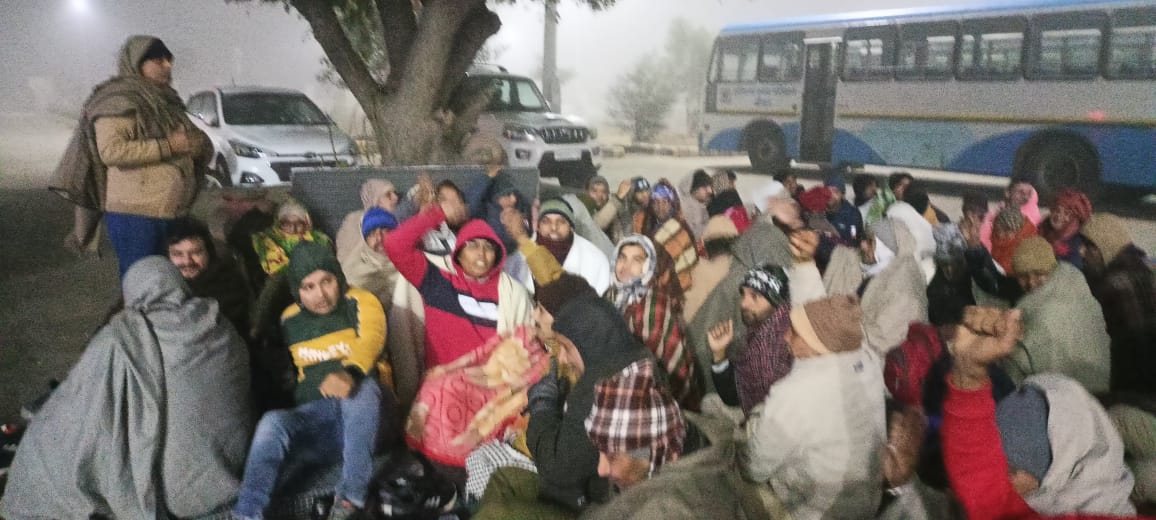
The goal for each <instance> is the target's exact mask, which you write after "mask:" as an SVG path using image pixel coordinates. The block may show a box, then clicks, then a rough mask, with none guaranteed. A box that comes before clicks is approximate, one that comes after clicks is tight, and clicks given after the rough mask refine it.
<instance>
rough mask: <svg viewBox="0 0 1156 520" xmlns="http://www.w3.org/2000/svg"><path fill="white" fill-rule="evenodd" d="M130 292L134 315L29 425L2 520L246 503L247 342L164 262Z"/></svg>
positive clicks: (140, 276) (131, 278)
mask: <svg viewBox="0 0 1156 520" xmlns="http://www.w3.org/2000/svg"><path fill="white" fill-rule="evenodd" d="M123 288H124V302H125V308H124V310H121V311H120V312H118V313H116V314H115V315H113V316H112V318H111V319H110V320H109V322H108V323H107V324H106V325H105V326H104V327H102V328H101V329H100V331H99V332H97V333H96V336H94V337H93V338H92V340H91V341H89V343H88V346H87V348H85V350H84V354H83V355H82V356H81V358H80V360H79V361H78V362H77V364H76V366H74V367H73V368H72V371H71V372H69V374H68V378H67V379H65V380H64V382H63V383H61V385H60V386H59V387H58V388H57V389H56V390H55V391H54V392H53V394H52V396H51V397H50V398H49V399H48V401H47V402H46V403H45V404H44V406H43V408H41V409H40V411H39V412H38V413H37V415H36V417H35V419H34V420H33V421H32V423H31V424H30V425H29V426H28V430H27V432H26V433H25V434H24V437H23V441H22V442H21V443H20V448H19V450H18V451H17V452H16V459H15V461H14V462H13V464H12V467H11V471H10V473H9V476H8V477H9V478H8V485H7V490H6V493H5V495H4V499H3V501H2V502H0V515H2V516H3V517H4V518H10V519H14V520H15V519H31V518H90V517H100V518H162V517H163V516H164V515H166V514H172V515H175V516H176V517H180V518H190V517H200V516H203V515H206V514H209V513H212V512H214V511H217V510H219V509H220V508H222V507H224V506H228V505H229V504H230V503H231V502H232V501H233V499H234V498H235V497H236V493H237V488H238V487H239V485H240V480H241V479H240V477H241V471H242V469H243V465H244V463H245V453H246V450H247V448H248V446H249V434H250V432H251V431H252V428H253V422H252V417H251V410H250V408H249V399H250V396H249V368H248V364H249V363H248V354H247V351H246V348H245V343H244V342H243V341H242V340H241V337H240V336H238V335H237V333H236V331H235V330H234V329H233V326H232V325H231V324H229V322H228V321H227V320H225V319H224V317H223V316H221V314H220V311H219V310H218V307H217V304H216V302H214V301H213V300H210V299H204V298H195V297H193V296H192V295H191V294H190V292H189V288H188V286H187V285H186V284H185V282H184V281H182V280H181V274H180V272H179V271H178V270H177V268H176V267H175V266H174V265H173V264H172V263H171V262H169V260H168V259H167V258H165V257H161V256H150V257H146V258H143V259H141V260H139V261H137V262H136V263H135V264H133V265H132V267H130V268H129V270H128V272H127V273H125V276H124V283H123ZM206 411H211V413H205V412H206Z"/></svg>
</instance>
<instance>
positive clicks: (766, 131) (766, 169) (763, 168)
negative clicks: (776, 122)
mask: <svg viewBox="0 0 1156 520" xmlns="http://www.w3.org/2000/svg"><path fill="white" fill-rule="evenodd" d="M746 148H747V155H748V156H749V157H750V159H751V166H752V167H754V169H755V170H757V171H760V172H762V173H775V172H776V171H778V170H779V169H781V168H783V167H784V166H786V165H787V149H786V146H785V144H784V143H783V136H782V135H781V134H779V133H778V132H776V131H774V130H773V129H772V128H770V127H765V126H764V127H757V128H752V129H751V130H750V132H749V133H748V134H747V142H746Z"/></svg>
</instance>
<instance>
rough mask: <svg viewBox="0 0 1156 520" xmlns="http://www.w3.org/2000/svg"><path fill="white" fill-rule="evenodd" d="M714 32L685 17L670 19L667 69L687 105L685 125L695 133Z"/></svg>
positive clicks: (699, 127) (698, 125) (700, 118)
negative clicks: (712, 33)
mask: <svg viewBox="0 0 1156 520" xmlns="http://www.w3.org/2000/svg"><path fill="white" fill-rule="evenodd" d="M712 40H713V36H712V35H711V33H710V31H707V30H706V29H704V28H702V27H700V26H697V25H694V24H692V23H691V22H690V21H688V20H686V19H685V18H681V17H680V18H675V19H674V20H671V22H670V27H669V28H668V29H667V31H666V48H665V59H666V70H667V74H669V75H670V77H671V82H672V87H673V88H674V90H675V92H677V93H678V94H677V95H678V97H679V98H681V99H682V102H683V105H684V107H685V108H686V129H687V131H689V132H691V133H692V134H696V133H698V131H699V130H700V129H701V127H702V105H703V96H705V94H706V93H705V91H704V89H705V88H706V74H707V69H708V68H709V67H710V53H711V47H712Z"/></svg>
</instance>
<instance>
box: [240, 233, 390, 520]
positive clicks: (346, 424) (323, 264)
mask: <svg viewBox="0 0 1156 520" xmlns="http://www.w3.org/2000/svg"><path fill="white" fill-rule="evenodd" d="M286 269H287V271H286V274H287V276H288V279H289V286H290V288H291V289H292V291H293V295H294V297H295V298H296V300H297V303H295V304H293V305H291V306H289V308H287V309H285V312H284V313H283V314H282V315H281V326H282V329H284V336H285V341H286V342H287V343H288V344H289V350H290V351H291V352H292V354H293V362H294V364H296V366H297V389H296V392H295V395H294V397H295V400H296V403H297V407H296V408H292V409H288V410H275V411H271V412H268V413H266V414H265V416H264V417H262V418H261V421H260V423H258V425H257V431H256V433H255V434H254V437H253V445H252V448H251V449H250V450H249V460H248V462H246V464H245V478H244V481H243V482H242V483H241V490H240V492H239V497H238V499H237V504H236V506H234V508H233V515H234V516H235V517H237V518H242V519H250V518H262V515H263V512H264V510H265V507H266V506H267V505H268V504H269V500H270V497H271V496H272V494H273V491H274V487H275V486H276V484H277V481H278V474H279V473H280V470H281V466H282V463H283V462H284V461H285V459H286V458H287V457H290V456H291V457H295V458H296V457H299V458H302V459H307V460H309V461H310V462H318V463H333V462H337V461H341V463H342V472H341V482H340V483H339V484H338V486H337V493H336V497H335V499H334V503H333V509H332V510H331V511H330V514H329V518H330V519H337V518H340V519H345V518H349V517H350V516H352V515H353V513H354V512H355V511H356V510H357V509H359V508H361V507H363V506H364V505H365V499H366V495H367V494H368V488H369V479H370V477H372V474H373V446H374V440H375V438H376V436H377V427H378V423H379V420H380V417H379V403H380V401H381V389H380V387H379V386H378V384H377V381H376V378H375V377H373V375H372V372H373V367H374V363H375V361H376V360H377V357H378V355H379V354H380V353H381V350H382V348H383V347H384V345H385V313H384V311H383V310H382V308H381V303H379V302H378V301H377V298H376V297H374V296H373V295H372V294H370V293H369V292H368V291H365V290H364V289H358V288H357V287H350V286H348V285H347V284H346V282H345V276H344V275H343V274H342V273H341V267H340V266H339V265H338V263H337V258H336V257H334V255H333V252H332V251H330V250H329V248H328V247H327V245H322V244H317V243H310V242H304V243H301V244H299V245H298V246H297V247H295V248H294V249H293V253H292V254H291V256H290V259H289V264H288V267H287V268H286Z"/></svg>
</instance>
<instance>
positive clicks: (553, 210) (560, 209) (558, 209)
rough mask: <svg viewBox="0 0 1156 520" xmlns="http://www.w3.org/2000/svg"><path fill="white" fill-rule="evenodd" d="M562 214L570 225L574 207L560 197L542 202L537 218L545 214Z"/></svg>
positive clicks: (572, 223) (572, 220)
mask: <svg viewBox="0 0 1156 520" xmlns="http://www.w3.org/2000/svg"><path fill="white" fill-rule="evenodd" d="M551 214H553V215H562V217H563V218H565V219H566V222H569V223H570V225H571V226H573V225H574V208H571V207H570V204H568V203H567V202H566V201H564V200H562V199H549V200H547V201H545V202H543V203H542V206H541V207H540V208H539V209H538V220H542V217H545V216H546V215H551Z"/></svg>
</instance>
